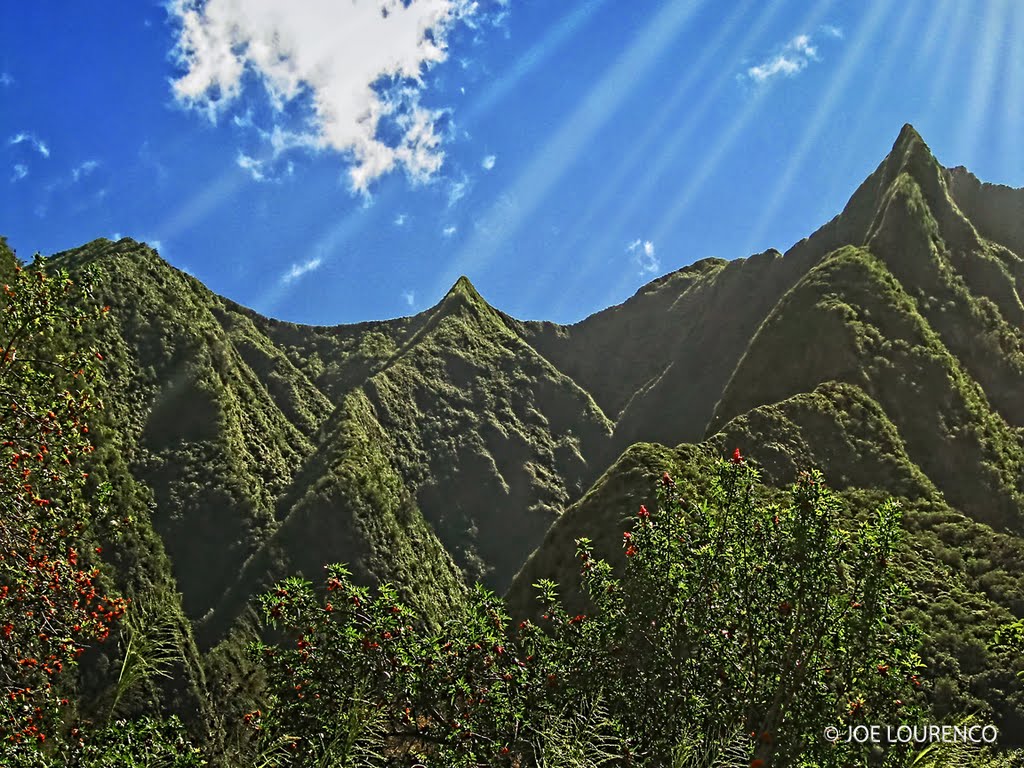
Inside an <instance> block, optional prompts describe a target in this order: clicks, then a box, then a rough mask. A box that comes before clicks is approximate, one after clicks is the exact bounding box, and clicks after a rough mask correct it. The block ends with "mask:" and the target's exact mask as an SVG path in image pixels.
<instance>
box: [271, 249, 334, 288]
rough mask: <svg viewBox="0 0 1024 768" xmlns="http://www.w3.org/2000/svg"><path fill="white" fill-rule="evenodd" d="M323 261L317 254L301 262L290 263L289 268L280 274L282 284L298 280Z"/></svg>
mask: <svg viewBox="0 0 1024 768" xmlns="http://www.w3.org/2000/svg"><path fill="white" fill-rule="evenodd" d="M323 263H324V260H323V259H322V258H320V257H319V256H317V257H315V258H312V259H310V260H309V261H307V262H304V263H302V264H292V266H291V268H290V269H289V270H288V271H287V272H285V273H284V274H283V275H281V283H282V284H283V285H288V284H289V283H291V282H294V281H295V280H298V279H299V278H300V277H302V276H303V275H304V274H306V273H307V272H312V271H313V270H315V269H319V268H320V266H321V265H322V264H323Z"/></svg>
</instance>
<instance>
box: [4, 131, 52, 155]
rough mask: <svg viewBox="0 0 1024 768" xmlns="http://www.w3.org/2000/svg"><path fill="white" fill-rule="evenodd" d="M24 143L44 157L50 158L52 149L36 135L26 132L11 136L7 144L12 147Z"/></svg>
mask: <svg viewBox="0 0 1024 768" xmlns="http://www.w3.org/2000/svg"><path fill="white" fill-rule="evenodd" d="M24 143H28V144H29V145H31V147H32V148H33V149H34V150H35V151H36V152H38V153H39V154H40V155H42V156H43V157H49V156H50V148H49V147H48V146H46V142H44V141H42V140H40V139H39V138H37V137H36V136H35V135H34V134H31V133H28V132H26V131H22V132H21V133H18V134H15V135H14V136H11V138H9V139H8V140H7V144H8V145H9V146H12V147H13V146H15V145H17V144H24Z"/></svg>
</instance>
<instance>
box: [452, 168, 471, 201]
mask: <svg viewBox="0 0 1024 768" xmlns="http://www.w3.org/2000/svg"><path fill="white" fill-rule="evenodd" d="M470 184H471V182H470V179H469V176H466V175H465V174H463V175H462V178H460V179H459V180H458V181H456V180H455V179H451V180H449V182H448V207H449V208H454V207H455V204H456V203H457V202H459V200H461V199H462V198H464V197H465V196H466V193H467V192H469V187H470Z"/></svg>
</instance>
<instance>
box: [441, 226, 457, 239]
mask: <svg viewBox="0 0 1024 768" xmlns="http://www.w3.org/2000/svg"><path fill="white" fill-rule="evenodd" d="M458 231H459V228H458V227H445V228H444V229H442V230H441V234H442V235H444V236H445V237H452V236H454V235H455V233H456V232H458Z"/></svg>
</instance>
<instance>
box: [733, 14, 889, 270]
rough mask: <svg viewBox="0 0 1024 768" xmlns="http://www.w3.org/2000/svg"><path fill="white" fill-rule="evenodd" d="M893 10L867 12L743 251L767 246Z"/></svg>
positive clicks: (761, 248) (756, 250) (752, 250)
mask: <svg viewBox="0 0 1024 768" xmlns="http://www.w3.org/2000/svg"><path fill="white" fill-rule="evenodd" d="M892 11H893V6H890V5H889V4H887V3H875V4H874V5H873V6H872V7H871V9H870V10H869V11H868V13H867V14H866V15H865V16H864V19H863V20H862V22H861V24H860V26H859V27H858V29H857V32H856V34H855V36H854V38H853V40H852V41H851V43H850V46H849V48H847V50H846V52H845V54H844V55H843V57H842V60H841V61H840V64H839V69H838V70H837V71H836V73H835V74H834V75H833V76H832V77H831V78H830V79H829V85H828V90H826V91H825V93H824V95H823V96H822V97H821V99H820V100H819V101H818V106H817V109H815V111H814V114H813V115H812V116H811V118H810V120H809V121H808V122H807V127H806V128H805V129H804V132H803V135H802V136H801V137H800V143H799V144H798V145H797V148H796V150H795V151H794V152H793V154H792V155H791V156H790V157H789V162H788V163H787V165H786V171H785V172H784V173H783V174H782V177H781V178H780V179H779V181H778V182H777V183H776V185H775V189H774V190H773V191H772V192H771V194H770V195H769V196H768V199H767V205H766V206H765V207H764V208H763V209H762V211H761V215H760V217H759V218H758V220H757V222H756V224H755V225H754V228H753V230H752V231H751V235H750V239H749V240H748V241H747V245H746V246H745V248H744V253H756V252H758V251H761V250H764V248H766V247H767V245H766V244H764V243H763V242H762V240H763V238H764V236H765V232H766V230H767V229H768V227H769V226H771V224H772V222H773V221H774V219H775V217H776V215H777V214H778V212H779V210H780V209H781V208H782V205H783V203H785V202H786V200H787V199H788V196H789V192H790V190H791V188H792V186H793V183H794V182H795V181H796V180H797V177H798V176H799V175H800V172H801V171H802V170H803V168H804V164H805V163H806V162H807V159H808V157H809V156H810V154H811V152H812V150H813V149H814V146H815V142H817V140H818V137H819V136H820V135H821V131H822V130H823V129H824V128H825V126H826V125H827V124H828V122H829V119H830V118H831V116H832V113H833V112H834V110H835V108H836V105H837V104H838V102H839V100H840V97H841V96H842V95H843V94H844V92H845V91H846V89H847V87H848V86H849V84H850V80H851V79H852V77H853V75H854V73H855V72H856V71H857V68H858V67H859V66H860V64H861V62H862V61H863V60H864V57H865V55H867V53H868V51H869V49H870V48H871V46H872V44H873V43H874V42H875V38H876V35H877V34H878V32H879V30H880V29H881V28H882V22H883V21H885V20H886V18H887V17H888V14H889V13H890V12H892ZM783 245H784V246H785V245H787V244H783Z"/></svg>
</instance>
